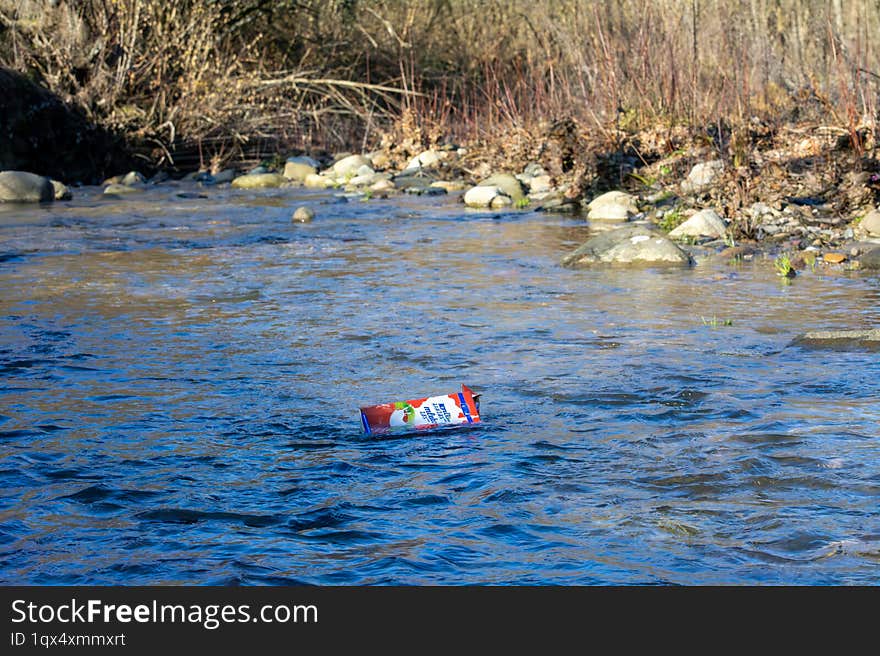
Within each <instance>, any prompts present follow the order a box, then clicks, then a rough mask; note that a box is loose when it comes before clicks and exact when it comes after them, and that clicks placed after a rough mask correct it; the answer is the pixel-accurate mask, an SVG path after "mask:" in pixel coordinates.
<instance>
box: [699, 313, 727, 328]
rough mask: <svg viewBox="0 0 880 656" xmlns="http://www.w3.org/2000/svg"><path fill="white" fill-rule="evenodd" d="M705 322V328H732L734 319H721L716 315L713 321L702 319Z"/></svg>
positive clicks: (713, 316)
mask: <svg viewBox="0 0 880 656" xmlns="http://www.w3.org/2000/svg"><path fill="white" fill-rule="evenodd" d="M700 319H702V320H703V325H704V326H709V327H711V328H717V327H718V326H732V325H733V319H719V318H718V317H716V316H715V315H714V314H713V315H712V318H711V319H707V318H706V317H700Z"/></svg>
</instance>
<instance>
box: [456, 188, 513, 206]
mask: <svg viewBox="0 0 880 656" xmlns="http://www.w3.org/2000/svg"><path fill="white" fill-rule="evenodd" d="M517 184H518V183H517ZM500 195H503V193H502V191H501V189H499V188H498V187H496V186H494V185H493V186H491V187H487V186H483V185H477V186H476V187H471V188H470V189H468V190H467V192H466V193H465V195H464V204H465V205H467V206H468V207H489V206H490V205H491V204H492V200H493V199H494V198H495V197H496V196H500ZM508 198H509V196H508Z"/></svg>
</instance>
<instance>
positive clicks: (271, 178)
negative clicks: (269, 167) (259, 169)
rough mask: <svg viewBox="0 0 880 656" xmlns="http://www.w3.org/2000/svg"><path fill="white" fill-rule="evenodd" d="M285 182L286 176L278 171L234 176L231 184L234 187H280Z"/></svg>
mask: <svg viewBox="0 0 880 656" xmlns="http://www.w3.org/2000/svg"><path fill="white" fill-rule="evenodd" d="M286 182H287V178H285V177H284V176H283V175H281V174H279V173H248V174H247V175H240V176H238V177H237V178H235V179H234V180H233V181H232V186H233V187H235V188H236V189H265V188H267V187H280V186H281V185H283V184H285V183H286Z"/></svg>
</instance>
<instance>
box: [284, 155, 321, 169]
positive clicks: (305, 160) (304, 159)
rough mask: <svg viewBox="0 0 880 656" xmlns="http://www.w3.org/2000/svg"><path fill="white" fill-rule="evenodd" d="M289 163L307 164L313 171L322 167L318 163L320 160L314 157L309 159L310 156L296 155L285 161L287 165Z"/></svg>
mask: <svg viewBox="0 0 880 656" xmlns="http://www.w3.org/2000/svg"><path fill="white" fill-rule="evenodd" d="M287 162H291V163H293V164H305V165H306V166H311V167H312V168H313V169H318V168H320V166H321V165H320V163H318V160H316V159H314V158H313V157H309V156H308V155H295V156H292V157H288V158H287V159H286V160H285V164H286V163H287Z"/></svg>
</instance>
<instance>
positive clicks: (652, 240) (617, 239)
mask: <svg viewBox="0 0 880 656" xmlns="http://www.w3.org/2000/svg"><path fill="white" fill-rule="evenodd" d="M561 263H562V266H564V267H569V268H577V267H582V266H589V265H592V264H611V263H614V264H655V265H664V266H682V267H684V266H690V265H691V264H692V263H693V262H692V260H691V256H690V255H688V254H687V253H686V252H685V251H683V250H682V249H681V248H679V247H678V246H677V245H676V244H675V243H674V242H673V241H672V240H670V239H669V238H668V237H666V236H665V235H663V234H661V233H659V232H657V231H656V230H654V229H652V228H649V227H647V226H639V225H634V226H626V227H623V228H617V229H615V230H610V231H608V232H603V233H601V234H599V235H596V236H595V237H591V238H590V239H588V240H587V241H586V242H584V244H582V245H581V246H580V248H578V249H577V250H575V251H574V252H573V253H570V254H569V255H566V256H565V257H564V258H562V262H561Z"/></svg>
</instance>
